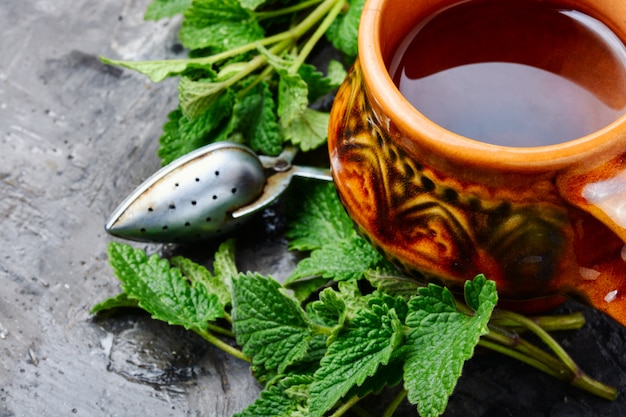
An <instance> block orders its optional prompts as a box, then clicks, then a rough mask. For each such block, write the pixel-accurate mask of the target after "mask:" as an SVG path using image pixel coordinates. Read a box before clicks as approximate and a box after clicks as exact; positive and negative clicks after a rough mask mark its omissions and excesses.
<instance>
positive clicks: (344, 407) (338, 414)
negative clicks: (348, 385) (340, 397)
mask: <svg viewBox="0 0 626 417" xmlns="http://www.w3.org/2000/svg"><path fill="white" fill-rule="evenodd" d="M359 400H360V398H359V397H358V396H356V395H355V396H354V397H352V398H350V399H349V400H348V401H347V402H345V403H344V404H342V405H341V407H339V408H338V409H337V410H335V412H334V413H332V414H331V415H330V416H329V417H341V416H343V415H344V414H345V413H346V412H348V410H350V409H351V408H352V406H353V405H354V404H356V403H358V402H359Z"/></svg>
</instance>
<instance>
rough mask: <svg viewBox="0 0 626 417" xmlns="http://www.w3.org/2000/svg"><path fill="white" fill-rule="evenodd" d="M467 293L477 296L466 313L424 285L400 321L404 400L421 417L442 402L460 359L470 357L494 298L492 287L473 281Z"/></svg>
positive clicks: (441, 407)
mask: <svg viewBox="0 0 626 417" xmlns="http://www.w3.org/2000/svg"><path fill="white" fill-rule="evenodd" d="M468 285H469V288H468V289H467V291H468V292H469V293H471V294H472V296H473V297H474V300H480V301H481V302H480V304H479V305H477V309H476V314H474V315H473V316H467V315H465V314H462V313H461V312H459V311H458V310H457V308H456V306H455V300H454V296H453V295H452V293H450V291H448V290H447V289H445V288H442V287H439V286H437V285H434V284H430V285H429V286H428V287H426V288H421V289H420V290H419V295H418V296H416V297H414V298H413V299H412V300H411V301H410V303H409V307H410V313H409V315H408V317H407V319H406V325H407V326H409V327H411V328H412V329H411V330H410V331H409V333H408V334H407V337H406V359H405V364H404V379H405V388H406V390H407V392H408V399H409V401H410V402H411V403H412V404H417V408H418V411H419V413H420V415H421V416H423V417H431V416H439V415H440V414H442V413H443V412H444V410H445V408H446V405H447V403H448V397H449V396H450V394H452V391H453V390H454V387H455V386H456V382H457V380H458V378H459V377H460V376H461V371H462V368H463V364H464V362H465V361H466V360H467V359H469V358H471V357H472V355H473V353H474V348H475V346H476V344H477V343H478V341H479V339H480V336H481V335H483V334H485V333H487V331H488V329H487V322H488V321H489V317H490V315H491V312H492V310H493V308H494V306H495V304H496V302H497V296H496V293H495V285H493V283H491V284H487V283H485V282H484V281H483V280H482V279H479V280H478V281H477V282H476V283H475V284H468Z"/></svg>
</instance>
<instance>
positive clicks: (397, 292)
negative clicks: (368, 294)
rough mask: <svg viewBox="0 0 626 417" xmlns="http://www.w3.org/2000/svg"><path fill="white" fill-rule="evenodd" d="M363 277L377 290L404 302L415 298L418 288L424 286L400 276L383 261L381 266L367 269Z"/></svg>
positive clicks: (391, 266)
mask: <svg viewBox="0 0 626 417" xmlns="http://www.w3.org/2000/svg"><path fill="white" fill-rule="evenodd" d="M363 275H364V276H365V279H367V280H368V281H369V283H370V284H372V286H373V287H374V288H376V289H377V290H379V291H381V292H383V293H385V294H389V295H392V296H399V297H402V298H404V299H405V300H409V299H410V298H411V297H413V296H415V295H416V294H417V290H418V288H420V287H421V286H423V285H424V284H423V283H421V282H419V281H417V280H415V279H413V278H410V277H407V276H403V275H400V274H399V273H398V270H397V269H396V268H395V267H393V265H391V264H390V263H388V262H384V261H383V262H381V266H379V267H377V268H374V269H368V270H367V271H365V272H364V274H363Z"/></svg>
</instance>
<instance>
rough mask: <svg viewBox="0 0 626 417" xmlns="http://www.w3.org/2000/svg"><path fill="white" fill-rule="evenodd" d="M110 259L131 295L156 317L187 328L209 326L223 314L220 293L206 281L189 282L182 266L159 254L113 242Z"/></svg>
mask: <svg viewBox="0 0 626 417" xmlns="http://www.w3.org/2000/svg"><path fill="white" fill-rule="evenodd" d="M108 255H109V263H110V265H111V266H112V267H113V270H114V272H115V275H116V276H117V278H118V279H119V280H120V281H121V283H122V289H123V290H124V292H125V293H126V294H127V296H128V298H130V299H135V300H137V303H138V305H139V306H140V307H141V308H143V309H144V310H146V311H147V312H148V313H150V314H151V315H152V317H153V318H155V319H157V320H162V321H165V322H167V323H169V324H175V325H180V326H183V327H185V328H186V329H198V330H204V329H206V326H207V323H208V322H210V321H215V320H216V319H218V318H221V317H224V307H223V305H222V304H221V303H220V302H219V299H218V297H217V295H215V294H212V293H209V291H208V290H207V288H206V287H205V286H204V285H190V284H189V282H188V281H187V280H186V279H185V277H184V276H183V275H182V273H181V271H180V269H178V268H172V267H171V266H170V263H169V262H168V261H167V260H166V259H162V258H160V257H159V256H158V255H156V254H155V255H152V256H150V257H148V256H147V255H146V253H145V252H144V251H143V250H141V249H134V248H132V247H131V246H129V245H126V244H121V243H117V242H111V243H110V244H109V247H108Z"/></svg>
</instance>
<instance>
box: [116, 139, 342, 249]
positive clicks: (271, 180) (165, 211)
mask: <svg viewBox="0 0 626 417" xmlns="http://www.w3.org/2000/svg"><path fill="white" fill-rule="evenodd" d="M295 154H296V150H295V149H294V148H287V149H286V150H285V151H284V152H283V153H282V154H280V155H279V156H277V157H268V156H258V155H257V154H256V153H255V152H254V151H252V150H251V149H250V148H248V147H246V146H243V145H240V144H237V143H231V142H217V143H213V144H210V145H207V146H204V147H202V148H199V149H197V150H195V151H193V152H191V153H189V154H187V155H185V156H183V157H181V158H179V159H177V160H175V161H173V162H172V163H170V164H169V165H167V166H165V167H163V168H161V169H160V170H159V171H157V172H156V173H155V174H153V175H152V176H151V177H149V178H148V179H147V180H145V181H144V182H143V183H142V184H141V185H140V186H139V187H137V188H136V189H135V190H134V191H133V192H132V193H131V194H130V195H129V196H128V197H127V198H126V199H125V200H124V201H123V202H122V203H121V204H120V205H119V206H118V207H117V208H116V209H115V211H114V212H113V213H112V214H111V216H110V217H109V220H108V221H107V222H106V225H105V230H106V231H107V232H108V233H110V234H111V235H114V236H117V237H120V238H124V239H130V240H137V241H144V242H161V243H175V242H192V241H198V240H204V239H211V238H214V237H216V236H219V235H222V234H225V233H228V232H230V231H232V230H233V229H235V228H237V227H238V226H240V225H241V224H243V223H244V222H245V221H246V220H248V219H249V218H250V217H251V216H252V215H253V214H255V213H256V212H258V211H260V210H262V209H263V208H265V207H267V206H268V205H269V204H271V203H272V202H273V201H275V200H276V199H277V198H278V197H279V196H280V194H282V192H283V191H285V189H287V187H288V186H289V184H290V182H291V179H292V178H293V177H294V176H299V177H306V178H315V179H319V180H325V181H332V177H331V175H330V171H329V170H328V169H323V168H316V167H304V166H295V165H292V164H291V161H292V160H293V158H294V156H295Z"/></svg>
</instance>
